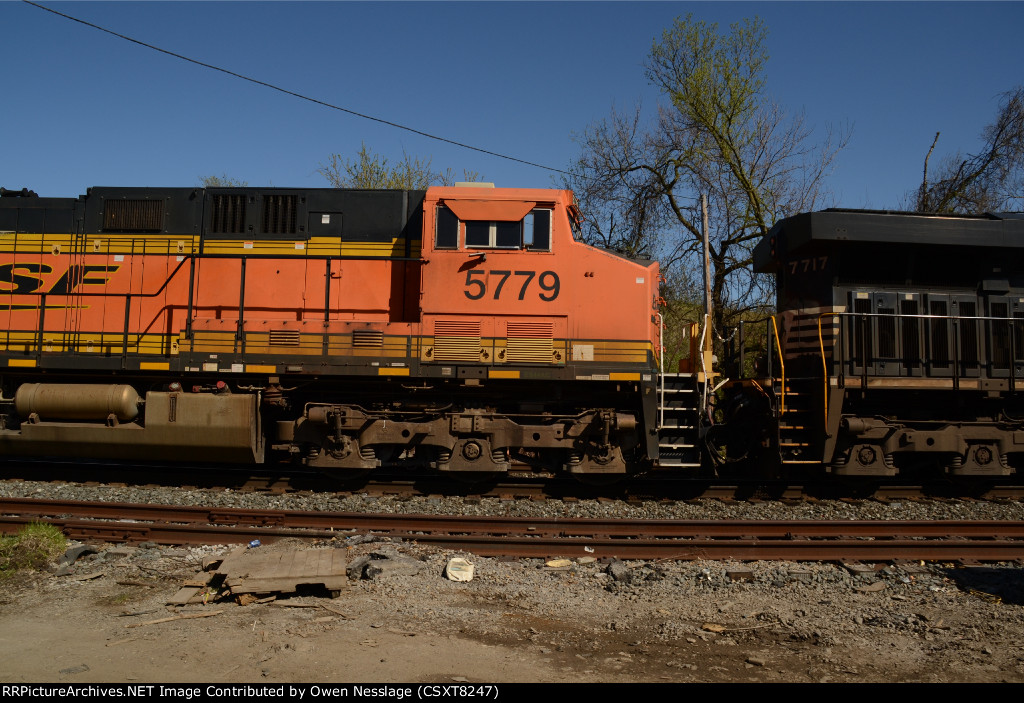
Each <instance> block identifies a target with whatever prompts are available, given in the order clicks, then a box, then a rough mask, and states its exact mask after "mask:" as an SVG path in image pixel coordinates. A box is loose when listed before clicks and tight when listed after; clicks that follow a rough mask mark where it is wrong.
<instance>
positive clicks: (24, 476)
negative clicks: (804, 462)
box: [0, 461, 1024, 501]
mask: <svg viewBox="0 0 1024 703" xmlns="http://www.w3.org/2000/svg"><path fill="white" fill-rule="evenodd" d="M0 480H15V481H17V480H37V481H52V482H72V483H83V484H86V485H113V486H121V485H124V486H138V487H151V488H166V487H175V488H195V489H208V490H225V489H230V490H235V491H242V492H252V493H265V494H273V495H286V494H290V493H297V492H304V491H308V492H312V493H332V494H336V495H339V496H346V495H353V494H366V495H373V496H381V497H399V498H413V497H425V496H453V497H468V498H473V499H480V498H498V499H503V500H519V499H553V500H587V499H610V500H625V501H644V500H698V499H705V500H706V499H717V500H740V501H756V500H786V501H803V500H815V499H841V498H862V499H874V500H882V501H887V500H915V499H930V498H938V499H946V498H964V497H970V498H974V499H979V500H1024V485H1014V484H1009V483H997V482H992V481H977V482H974V483H966V482H959V483H953V482H948V481H936V482H933V483H930V484H917V485H906V484H903V485H901V484H896V483H885V482H880V481H877V480H864V481H850V482H845V483H837V482H835V481H820V482H819V481H808V482H805V483H800V484H795V483H790V482H786V481H770V480H757V481H741V482H732V481H729V480H726V479H698V478H680V477H662V476H657V475H654V476H645V477H640V478H637V479H632V480H624V481H622V482H620V483H615V484H611V485H605V486H594V485H587V484H584V483H580V482H579V481H577V480H575V479H571V478H562V477H559V478H536V477H520V478H518V479H516V478H514V477H511V476H510V477H504V478H502V479H500V480H499V479H492V480H489V481H483V482H478V483H460V482H459V481H457V480H454V479H452V478H450V477H445V476H438V475H436V474H434V475H425V476H419V477H414V478H412V477H409V476H408V475H407V474H402V473H389V472H386V471H383V470H382V471H378V472H375V473H374V474H373V475H371V476H368V477H366V478H363V479H359V480H348V481H339V480H337V479H333V478H331V477H330V476H326V475H324V474H323V473H321V472H310V471H308V470H307V471H301V470H296V471H291V470H290V471H288V472H283V471H273V470H263V471H259V472H255V471H252V470H250V469H238V468H231V467H224V466H210V467H184V468H183V467H181V466H175V467H166V468H162V467H153V466H131V465H124V464H113V465H111V464H104V463H99V462H92V463H82V462H49V461H47V462H43V461H39V462H0Z"/></svg>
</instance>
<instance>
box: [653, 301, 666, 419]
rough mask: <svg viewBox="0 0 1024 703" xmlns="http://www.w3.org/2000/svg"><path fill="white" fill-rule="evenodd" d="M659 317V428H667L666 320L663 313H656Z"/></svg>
mask: <svg viewBox="0 0 1024 703" xmlns="http://www.w3.org/2000/svg"><path fill="white" fill-rule="evenodd" d="M654 314H655V315H657V316H658V354H659V356H658V371H660V373H659V374H658V427H657V429H659V430H660V429H661V428H662V427H664V426H665V318H664V317H663V316H662V314H661V311H660V310H659V311H658V312H656V313H654Z"/></svg>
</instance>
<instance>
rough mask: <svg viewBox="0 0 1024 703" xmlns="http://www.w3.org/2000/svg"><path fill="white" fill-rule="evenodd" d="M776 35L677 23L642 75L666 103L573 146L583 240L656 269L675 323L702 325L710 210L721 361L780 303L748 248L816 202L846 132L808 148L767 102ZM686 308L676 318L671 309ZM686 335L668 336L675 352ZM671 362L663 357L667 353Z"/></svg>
mask: <svg viewBox="0 0 1024 703" xmlns="http://www.w3.org/2000/svg"><path fill="white" fill-rule="evenodd" d="M766 39H767V29H766V28H765V26H764V24H763V22H761V21H760V20H759V19H756V18H755V19H749V20H744V21H742V22H738V23H736V24H733V25H731V26H730V28H729V30H728V31H721V30H720V29H719V27H718V25H717V24H713V23H707V22H703V21H698V20H695V19H694V18H693V16H687V17H680V18H677V19H676V20H675V21H674V22H673V24H672V26H671V27H669V28H668V29H667V30H665V32H663V33H662V35H661V37H660V38H659V39H657V40H656V41H655V42H654V43H653V45H652V47H651V52H650V54H649V56H648V58H647V61H646V63H645V73H646V76H647V78H648V79H649V80H650V81H651V82H652V83H653V84H654V85H655V86H657V87H658V88H659V89H660V90H661V93H662V96H663V101H662V103H661V104H660V105H659V106H658V111H657V115H656V117H655V118H654V119H653V120H652V121H651V122H650V123H645V120H644V119H643V113H642V111H641V109H640V108H639V107H637V108H636V110H635V111H634V112H633V113H632V114H625V113H620V112H616V111H614V110H613V112H612V115H611V116H610V117H609V118H607V119H605V120H601V121H599V122H597V123H595V124H594V125H591V126H590V127H589V128H588V129H587V131H586V132H585V133H584V134H583V135H582V136H580V137H578V138H577V141H578V142H579V143H580V145H581V147H582V149H581V155H580V157H579V158H578V160H577V161H576V163H575V164H573V166H572V167H571V171H572V176H570V177H569V178H568V179H567V180H566V185H567V186H568V187H570V188H572V189H573V190H574V191H575V192H576V193H577V196H578V197H579V204H580V209H581V211H582V212H583V215H584V218H585V225H584V231H583V238H584V240H585V241H589V242H590V243H594V244H597V245H603V246H612V247H614V248H616V249H619V250H620V251H624V252H627V253H629V254H631V255H639V256H644V257H647V258H657V259H658V261H659V262H660V264H661V270H662V273H663V274H664V275H665V277H666V284H665V285H664V286H663V287H662V293H661V294H662V296H663V297H664V298H665V300H666V301H667V302H668V309H667V311H666V315H665V318H666V321H667V323H668V324H669V325H671V324H674V323H673V322H672V321H673V320H678V321H680V322H683V321H686V318H687V317H689V316H691V315H694V313H696V314H695V315H694V316H693V317H692V318H691V320H690V321H697V320H700V319H702V317H703V310H702V307H703V306H702V305H699V306H697V307H695V304H696V303H697V301H700V300H702V299H703V295H702V290H703V284H702V282H701V278H702V275H701V271H702V270H703V253H702V251H703V243H702V239H703V226H702V217H701V211H700V207H699V201H700V196H701V195H705V196H707V199H708V210H709V217H708V221H709V227H708V231H709V236H708V239H709V245H710V246H709V250H710V251H709V258H710V262H711V274H710V278H711V280H710V288H711V300H712V307H713V312H712V326H713V329H712V335H713V336H712V339H713V341H714V343H715V345H716V351H717V352H718V353H719V357H720V358H721V356H722V355H721V351H722V348H723V346H724V342H725V340H727V339H728V338H729V335H730V334H731V331H732V329H733V328H735V326H736V324H737V323H738V321H739V320H740V319H744V317H745V316H746V315H747V314H748V313H749V314H760V311H763V310H765V309H767V308H769V307H770V306H771V305H772V304H773V302H774V301H773V298H774V288H773V281H772V279H771V278H770V277H768V276H763V275H760V274H755V273H754V272H753V270H752V259H753V249H754V246H755V245H756V244H757V242H758V241H760V240H761V238H762V237H764V236H765V235H766V234H767V232H768V230H769V229H770V228H771V226H772V225H773V224H774V223H775V222H776V221H777V220H779V219H781V218H783V217H787V216H789V215H793V214H796V213H798V212H804V211H808V210H811V209H814V208H815V207H818V206H819V205H820V201H821V200H823V199H825V198H826V197H827V191H825V189H824V185H823V184H824V180H825V178H826V177H827V175H828V174H829V173H830V172H831V169H832V164H833V162H834V158H835V156H836V154H837V152H838V151H839V150H840V149H841V148H842V147H843V146H845V144H846V142H847V140H848V136H847V135H846V134H845V133H842V132H840V133H837V134H835V135H834V134H833V133H832V132H831V131H829V132H828V133H827V135H826V137H825V139H824V141H823V142H820V143H813V142H812V140H811V130H810V129H808V128H807V127H805V126H804V122H803V118H802V116H801V115H799V114H797V115H795V116H790V115H787V114H786V113H785V111H784V110H782V108H780V107H779V106H778V105H777V104H775V103H774V102H773V101H772V100H771V98H770V96H768V95H767V94H766V90H765V86H766V84H767V81H766V73H765V71H766V68H767V62H768V53H767V50H766V47H765V44H766ZM674 307H678V309H674ZM679 336H680V331H679V330H674V329H670V330H668V331H667V333H666V336H665V338H666V347H668V346H669V344H673V343H677V342H673V340H677V338H679ZM666 352H667V353H668V352H669V350H668V348H667V349H666Z"/></svg>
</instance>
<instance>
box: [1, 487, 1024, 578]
mask: <svg viewBox="0 0 1024 703" xmlns="http://www.w3.org/2000/svg"><path fill="white" fill-rule="evenodd" d="M34 521H43V522H49V523H51V524H54V525H56V526H58V527H60V528H61V529H62V530H64V531H65V532H66V533H67V534H68V535H69V536H70V537H72V538H74V539H78V540H83V541H113V542H129V543H139V542H156V543H160V544H197V543H199V544H225V543H244V542H249V541H251V540H254V539H259V540H264V541H273V540H276V539H282V538H288V537H291V538H300V539H308V540H330V539H334V540H339V539H345V538H346V537H348V536H351V535H353V534H357V533H359V534H364V533H372V534H376V535H380V536H387V537H390V538H391V539H398V540H409V541H415V542H418V543H421V544H430V545H434V546H437V547H443V548H446V549H456V550H463V551H467V552H472V553H475V554H478V555H481V556H518V557H551V556H562V557H582V556H593V557H597V558H603V557H617V558H621V559H675V560H694V559H713V560H723V559H736V560H744V561H751V560H789V561H835V560H863V561H875V562H878V561H892V560H899V559H914V560H928V561H1014V560H1024V522H1007V521H911V520H906V521H900V520H896V521H826V522H822V521H813V520H785V521H749V520H737V521H727V520H697V521H694V520H630V519H612V520H607V519H594V518H578V519H569V518H517V517H511V518H510V517H480V516H454V517H453V516H439V515H399V514H371V513H317V512H304V511H288V510H247V509H232V508H202V507H182V506H166V505H140V504H130V503H92V502H81V501H66V502H65V501H47V500H35V499H28V498H19V499H4V500H0V530H2V531H4V532H14V531H16V530H18V529H20V528H21V527H22V526H23V525H24V524H26V523H29V522H34Z"/></svg>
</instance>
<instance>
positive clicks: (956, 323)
mask: <svg viewBox="0 0 1024 703" xmlns="http://www.w3.org/2000/svg"><path fill="white" fill-rule="evenodd" d="M830 317H831V318H838V319H839V320H840V324H839V325H838V326H837V327H836V334H837V337H836V339H835V340H834V341H833V343H832V344H831V345H830V347H829V348H828V350H826V345H825V334H824V325H823V321H824V320H825V318H830ZM844 319H846V320H848V321H849V324H843V322H842V321H843V320H844ZM873 319H875V320H890V321H892V322H893V324H892V326H891V329H889V330H888V331H887V332H886V333H885V334H882V332H881V331H880V328H878V326H877V325H875V326H872V325H870V321H871V320H873ZM903 320H920V321H921V326H920V327H913V328H907V327H904V326H903V325H902V324H901V321H903ZM937 321H940V322H942V323H945V324H948V329H949V330H950V331H951V333H952V334H951V335H947V334H946V331H945V329H942V328H938V327H937V326H936V325H935V323H936V322H937ZM964 322H970V323H976V324H977V328H974V329H972V330H971V331H970V332H968V333H965V332H964V330H963V325H962V323H964ZM855 325H856V327H855ZM997 325H1000V326H1002V327H997ZM1020 325H1024V318H1021V317H1009V316H993V315H969V316H968V315H932V314H917V313H913V314H912V313H867V312H826V313H821V314H820V315H818V317H817V331H818V351H819V354H820V356H821V365H822V376H823V383H824V393H823V397H824V419H825V426H826V427H827V426H828V395H829V379H830V378H832V377H833V376H834V377H836V379H837V384H838V385H839V387H845V378H846V375H847V372H849V373H850V374H854V373H856V374H857V375H859V376H860V377H861V388H862V389H866V388H867V387H868V378H869V376H870V377H886V376H894V375H895V376H898V377H901V378H907V377H914V376H920V377H927V378H949V379H950V385H951V386H952V387H953V389H954V390H959V389H960V386H961V381H962V379H963V378H964V377H965V376H967V374H966V373H965V371H966V365H968V364H971V365H976V367H977V369H976V370H977V377H978V378H988V379H1001V378H1003V377H1004V376H1003V373H1004V372H1005V377H1006V380H1007V388H1008V390H1009V391H1010V392H1011V393H1013V392H1016V387H1017V384H1016V380H1017V378H1018V364H1020V363H1022V362H1024V351H1021V352H1018V349H1017V342H1018V336H1019V335H1018V330H1017V328H1018V326H1020ZM851 333H852V336H853V339H852V340H849V339H847V335H848V334H851ZM886 335H888V337H889V338H888V339H886V340H885V345H886V346H888V347H890V349H891V353H889V354H883V353H882V352H881V350H879V349H877V347H879V346H881V345H882V341H881V340H880V339H879V338H880V337H884V336H886ZM908 340H909V341H908ZM851 342H852V345H856V346H857V347H859V348H858V349H856V350H854V349H852V348H850V347H851V346H852V345H851ZM1000 342H1005V343H1000ZM966 344H973V345H974V348H973V349H972V350H971V353H970V354H965V351H966V350H967V347H966V346H965V345H966ZM982 345H984V346H982ZM908 346H912V347H913V348H912V349H908V348H907V347H908ZM940 346H941V347H944V350H942V351H941V352H940V350H939V349H938V347H940ZM827 351H832V352H833V356H832V358H831V363H832V369H831V371H830V369H829V361H830V360H829V355H828V353H827ZM847 351H849V352H850V353H849V355H847ZM780 354H781V353H780ZM962 357H963V358H962ZM878 363H881V364H895V365H896V369H895V373H891V372H890V373H884V374H880V373H877V372H876V370H873V368H872V367H873V366H874V365H875V364H878ZM947 369H948V373H947V371H946V370H947ZM936 371H939V373H936ZM911 372H916V373H913V374H912V373H911Z"/></svg>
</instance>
